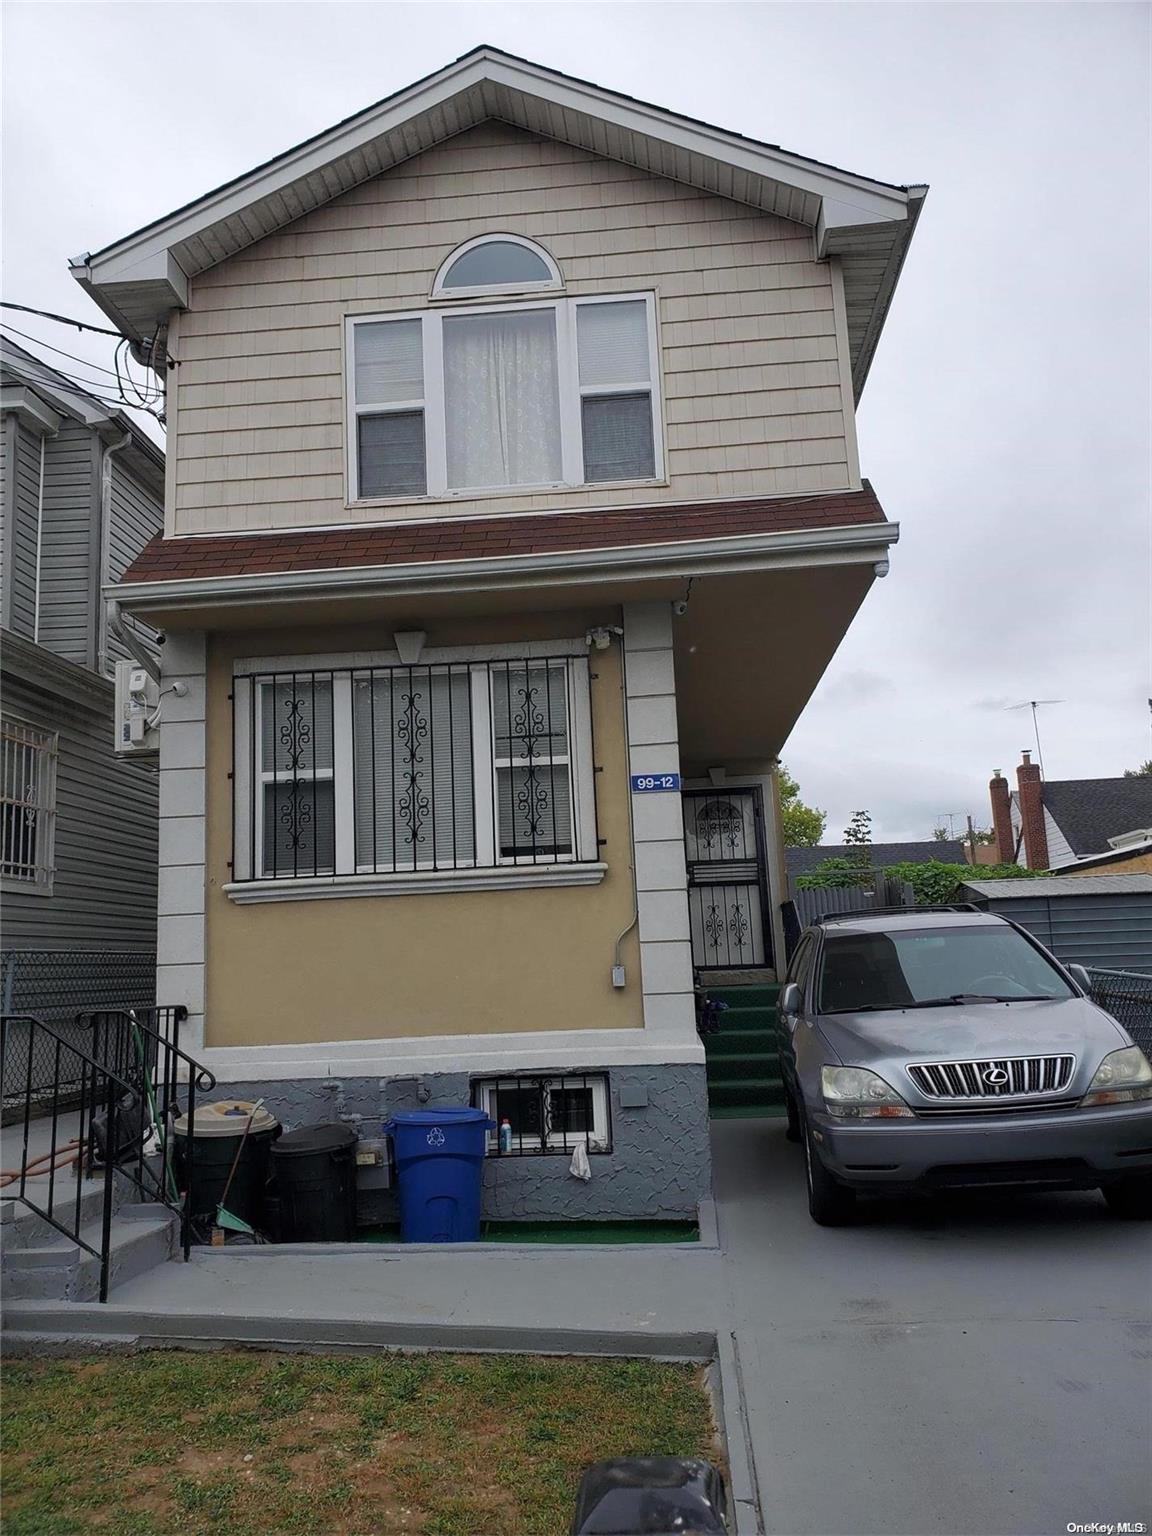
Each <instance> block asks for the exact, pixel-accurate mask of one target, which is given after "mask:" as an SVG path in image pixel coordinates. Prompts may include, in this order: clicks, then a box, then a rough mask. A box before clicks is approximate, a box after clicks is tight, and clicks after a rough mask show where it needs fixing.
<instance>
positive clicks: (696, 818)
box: [683, 789, 772, 971]
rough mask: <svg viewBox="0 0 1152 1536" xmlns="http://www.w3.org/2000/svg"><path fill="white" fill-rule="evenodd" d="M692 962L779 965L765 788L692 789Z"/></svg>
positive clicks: (687, 802)
mask: <svg viewBox="0 0 1152 1536" xmlns="http://www.w3.org/2000/svg"><path fill="white" fill-rule="evenodd" d="M683 805H684V854H685V858H686V859H687V863H688V918H689V925H690V931H691V935H692V960H693V963H694V965H696V967H697V968H698V969H700V970H724V971H728V970H741V969H748V968H751V967H755V966H762V965H771V963H772V950H771V940H770V937H769V935H768V931H767V927H766V924H765V921H764V913H765V911H766V909H767V904H768V897H767V882H766V879H765V859H764V818H763V807H762V802H761V798H760V791H759V789H709V790H686V791H685V792H684V796H683Z"/></svg>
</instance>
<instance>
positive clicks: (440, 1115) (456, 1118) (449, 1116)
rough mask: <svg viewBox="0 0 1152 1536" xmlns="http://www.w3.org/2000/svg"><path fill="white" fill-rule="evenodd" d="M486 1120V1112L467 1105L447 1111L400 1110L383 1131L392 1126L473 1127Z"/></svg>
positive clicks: (452, 1107)
mask: <svg viewBox="0 0 1152 1536" xmlns="http://www.w3.org/2000/svg"><path fill="white" fill-rule="evenodd" d="M487 1119H488V1112H487V1111H486V1110H483V1109H473V1108H472V1107H471V1106H470V1105H468V1104H462V1105H453V1106H451V1107H450V1108H447V1109H401V1110H398V1111H397V1112H396V1114H394V1115H393V1116H392V1118H391V1120H389V1121H388V1124H387V1125H386V1127H385V1129H386V1130H387V1129H390V1128H391V1127H392V1126H394V1125H453V1124H454V1125H475V1124H476V1123H477V1122H478V1121H481V1120H487Z"/></svg>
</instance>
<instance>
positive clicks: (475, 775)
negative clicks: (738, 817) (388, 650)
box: [232, 655, 598, 881]
mask: <svg viewBox="0 0 1152 1536" xmlns="http://www.w3.org/2000/svg"><path fill="white" fill-rule="evenodd" d="M587 668H588V662H587V657H586V656H583V655H580V656H575V655H565V656H540V657H521V658H518V659H514V660H513V659H500V660H485V661H459V662H456V661H452V662H431V663H428V664H423V665H419V664H418V665H413V666H404V665H395V666H365V667H343V668H341V667H333V668H319V669H313V670H308V671H302V670H293V671H283V672H257V673H253V674H251V675H245V676H242V677H237V678H236V680H235V685H234V692H233V711H234V715H233V726H234V743H235V754H236V756H235V775H234V776H235V780H236V791H237V793H236V815H235V818H234V836H233V861H232V866H233V879H234V880H238V881H242V880H268V879H294V878H296V879H298V878H301V877H316V876H323V875H358V874H362V875H372V874H381V873H397V874H401V873H417V872H419V871H437V870H457V869H483V868H495V867H498V866H502V865H523V864H528V865H532V864H555V863H587V862H593V861H595V860H596V858H597V855H598V849H597V840H596V807H595V793H594V788H593V782H592V769H591V750H592V749H591V712H590V706H589V700H588V681H587V680H588V670H587Z"/></svg>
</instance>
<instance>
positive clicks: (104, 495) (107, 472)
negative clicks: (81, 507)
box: [96, 432, 159, 680]
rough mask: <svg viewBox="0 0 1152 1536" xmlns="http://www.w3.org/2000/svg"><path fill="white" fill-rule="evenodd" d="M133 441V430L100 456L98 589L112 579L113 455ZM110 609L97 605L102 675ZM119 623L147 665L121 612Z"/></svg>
mask: <svg viewBox="0 0 1152 1536" xmlns="http://www.w3.org/2000/svg"><path fill="white" fill-rule="evenodd" d="M131 441H132V434H131V432H125V434H124V436H123V437H122V438H121V439H120V441H119V442H118V443H105V444H104V448H103V452H102V453H101V456H100V514H99V515H100V529H99V533H100V569H99V572H98V573H97V590H98V591H99V589H100V588H102V587H103V585H104V583H105V581H107V579H108V557H109V553H110V544H111V539H112V455H113V454H115V453H119V452H120V451H121V449H123V448H127V446H128V444H129V443H130V442H131ZM108 610H109V605H108V604H105V605H104V606H102V607H99V608H98V609H97V629H96V670H97V672H99V674H100V676H101V677H106V676H107V674H108V632H109V629H110V627H111V621H112V615H111V614H110V613H109V611H108ZM117 624H118V625H119V628H118V629H117V631H116V638H117V639H118V640H120V641H122V642H123V644H124V645H125V646H127V649H128V650H129V651H131V652H132V654H133V655H134V656H136V659H137V660H138V661H140V664H141V666H143V665H144V664H145V663H144V662H143V660H142V659H141V658H140V657H139V656H138V655H137V652H136V649H135V647H134V646H133V645H131V644H129V642H128V641H127V639H126V638H125V632H124V627H123V625H122V624H119V613H118V612H117ZM154 666H155V663H152V667H154ZM152 667H149V671H150V672H151V671H152ZM155 676H156V677H157V680H158V679H159V670H158V669H157V670H156V673H155Z"/></svg>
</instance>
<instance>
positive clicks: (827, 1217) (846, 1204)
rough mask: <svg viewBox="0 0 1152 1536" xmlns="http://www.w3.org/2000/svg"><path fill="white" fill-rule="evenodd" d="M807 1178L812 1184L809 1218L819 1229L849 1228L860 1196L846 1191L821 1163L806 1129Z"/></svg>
mask: <svg viewBox="0 0 1152 1536" xmlns="http://www.w3.org/2000/svg"><path fill="white" fill-rule="evenodd" d="M804 1176H805V1179H806V1180H807V1184H808V1214H809V1216H811V1218H812V1220H813V1221H814V1222H815V1223H816V1225H817V1226H819V1227H845V1226H847V1225H848V1223H849V1222H850V1221H851V1220H852V1216H853V1213H854V1211H855V1209H856V1193H855V1191H854V1190H851V1189H845V1188H844V1186H843V1184H837V1182H836V1180H835V1179H834V1178H833V1177H832V1175H831V1174H830V1173H829V1172H828V1170H827V1168H825V1166H824V1164H823V1163H822V1162H821V1161H820V1154H819V1152H818V1151H817V1150H816V1148H815V1146H814V1145H813V1143H812V1132H811V1131H810V1130H809V1129H808V1127H807V1126H805V1127H804Z"/></svg>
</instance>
